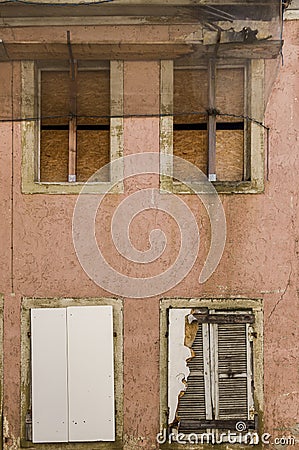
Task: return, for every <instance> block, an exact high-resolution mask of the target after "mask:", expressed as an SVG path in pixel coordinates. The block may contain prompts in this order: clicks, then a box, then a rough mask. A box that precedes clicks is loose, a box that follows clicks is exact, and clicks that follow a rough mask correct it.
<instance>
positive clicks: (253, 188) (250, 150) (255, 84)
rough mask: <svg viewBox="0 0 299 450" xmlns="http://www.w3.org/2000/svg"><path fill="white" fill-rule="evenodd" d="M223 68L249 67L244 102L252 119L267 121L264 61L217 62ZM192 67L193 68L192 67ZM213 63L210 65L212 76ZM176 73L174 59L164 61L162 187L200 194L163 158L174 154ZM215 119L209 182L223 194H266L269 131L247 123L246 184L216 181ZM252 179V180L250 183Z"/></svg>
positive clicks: (210, 126) (212, 118) (211, 119)
mask: <svg viewBox="0 0 299 450" xmlns="http://www.w3.org/2000/svg"><path fill="white" fill-rule="evenodd" d="M201 66H202V68H204V67H205V68H208V66H209V63H207V62H204V63H202V65H201ZM217 66H218V67H219V68H230V67H231V68H235V67H236V68H237V67H244V68H245V72H244V73H245V77H244V84H245V88H244V99H245V108H246V111H247V114H248V116H249V117H252V118H254V119H255V120H256V121H259V122H263V117H264V60H259V59H252V60H235V61H229V62H228V61H225V60H219V61H218V60H217ZM190 68H192V66H190ZM212 71H213V64H212V62H211V63H210V72H211V74H212ZM173 72H174V64H173V61H172V60H163V61H161V69H160V111H161V118H160V154H161V162H160V165H161V174H162V175H161V177H160V185H161V189H162V190H163V191H170V192H173V193H176V194H192V193H200V192H201V191H200V190H199V189H200V188H199V187H198V184H196V183H191V184H190V187H191V189H190V188H188V187H187V186H186V185H184V184H183V183H181V182H178V181H174V180H173V166H172V165H171V164H169V160H168V159H167V158H166V159H163V155H166V156H172V155H173V116H172V115H171V114H172V112H173ZM209 94H210V95H209V97H210V98H209V100H210V107H212V106H213V105H212V102H213V89H211V91H210V93H209ZM215 122H216V120H215V116H209V117H208V129H210V133H209V149H208V152H209V160H210V165H209V175H210V176H209V179H210V181H212V182H213V184H214V187H215V189H216V190H217V191H218V192H219V193H261V192H263V191H264V141H265V130H264V128H263V127H261V126H260V125H258V124H257V123H256V122H249V121H248V123H247V125H246V122H247V121H246V120H245V121H244V180H245V181H215V175H214V174H215V136H214V137H213V130H214V129H215ZM246 180H248V181H246Z"/></svg>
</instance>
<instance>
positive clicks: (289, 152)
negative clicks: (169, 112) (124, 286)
mask: <svg viewBox="0 0 299 450" xmlns="http://www.w3.org/2000/svg"><path fill="white" fill-rule="evenodd" d="M120 28H121V33H122V34H123V38H124V39H126V40H130V39H132V40H133V41H134V40H135V39H139V38H140V39H141V37H140V36H141V35H142V39H141V40H143V41H145V40H148V41H150V40H151V39H154V38H155V39H157V36H156V35H155V34H157V33H159V36H158V37H159V39H161V40H162V39H163V38H165V37H167V38H168V37H169V36H168V35H167V33H168V32H169V29H167V27H166V26H165V27H163V26H160V27H159V29H157V28H155V27H150V26H147V27H145V28H144V29H143V30H142V32H141V33H140V32H139V30H138V29H137V27H134V26H132V27H131V28H130V26H124V27H120ZM177 28H178V27H177ZM70 29H71V32H72V35H73V38H74V39H82V40H84V39H85V40H88V41H92V40H93V39H96V40H98V39H101V37H99V35H100V34H101V32H102V33H103V36H105V39H106V40H109V36H108V33H109V32H111V33H112V37H111V39H113V38H114V36H115V33H120V30H117V29H116V27H114V29H111V30H109V27H108V26H107V27H103V26H102V27H101V26H98V27H90V28H88V27H87V28H86V29H83V28H81V27H79V26H74V27H70ZM59 32H61V33H64V32H65V30H64V27H58V31H57V29H56V28H53V27H52V28H50V27H49V28H45V27H43V29H42V35H43V40H45V41H46V40H47V39H48V38H49V39H52V40H53V37H54V36H55V38H57V40H59ZM171 32H172V33H173V34H175V32H176V30H175V27H173V28H172V30H171ZM177 32H179V30H178V31H177ZM40 33H41V30H40V29H39V28H38V27H29V28H25V27H24V28H22V27H18V28H16V29H13V28H12V29H8V28H3V29H2V28H0V37H1V38H3V40H5V37H7V36H8V35H9V34H10V35H14V36H16V35H18V39H19V38H20V36H22V37H23V38H24V39H27V38H29V37H30V38H31V39H33V40H34V39H35V38H37V36H38V35H39V34H40ZM163 33H164V34H165V36H163ZM29 35H31V36H29ZM119 36H120V37H119V39H120V40H121V39H122V35H119ZM283 53H284V65H283V66H282V65H279V66H278V69H277V73H276V74H275V81H274V84H273V85H272V84H271V85H270V83H269V84H268V86H270V89H271V90H270V93H269V100H268V104H267V108H266V115H265V121H264V122H265V124H266V125H267V126H268V127H269V128H270V155H269V180H268V181H266V182H265V192H264V193H262V194H239V195H225V194H222V195H221V200H222V203H223V206H224V209H225V214H226V220H227V241H226V246H225V251H224V254H223V257H222V259H221V261H220V264H219V266H218V268H217V269H216V271H215V272H214V274H213V275H212V277H211V278H210V279H209V280H208V281H207V282H206V283H204V284H203V285H199V284H198V276H199V274H200V270H201V268H202V265H203V262H204V259H205V257H206V254H207V250H208V245H209V225H208V219H207V217H206V216H205V215H203V217H202V218H201V214H202V213H203V212H202V211H200V210H199V209H200V208H199V207H198V202H197V201H196V200H195V199H194V198H193V196H187V195H186V196H184V201H186V203H187V204H188V205H189V206H190V208H191V209H192V210H194V214H195V215H196V217H197V218H198V220H200V221H202V228H201V247H200V253H199V256H198V260H197V262H196V264H195V265H194V267H193V269H192V270H191V272H190V273H189V274H188V275H187V277H186V278H185V279H184V280H183V281H182V282H181V283H180V284H179V285H178V286H176V287H175V288H174V289H172V290H171V291H169V292H167V293H163V297H179V296H181V297H184V298H188V297H207V298H211V297H215V298H222V297H223V298H229V297H234V296H236V297H244V298H262V299H263V301H264V429H265V430H266V431H267V432H268V433H270V434H271V435H272V436H273V437H279V436H290V435H292V436H295V437H296V438H297V439H299V432H298V405H299V402H298V342H299V340H298V319H299V317H298V290H299V286H298V270H299V266H298V252H299V244H298V239H299V216H298V202H299V190H298V175H297V174H298V171H299V159H298V121H299V106H298V105H299V104H298V98H299V84H298V21H296V20H292V21H287V22H285V24H284V47H283ZM124 64H125V67H124V111H125V113H128V114H130V113H131V111H132V109H135V110H138V113H139V114H148V113H149V114H155V113H157V112H158V111H159V61H154V60H151V61H125V63H124ZM266 64H267V65H268V66H267V65H266V70H267V68H268V72H267V74H268V77H269V79H273V78H274V74H273V70H272V67H273V63H272V62H269V63H266ZM271 64H272V65H271ZM20 95H21V75H20V62H19V61H12V62H11V61H8V62H2V63H1V64H0V118H2V117H4V118H5V117H19V116H20ZM20 130H21V125H20V123H18V122H15V123H13V122H12V123H10V122H6V123H1V124H0V187H1V190H0V217H1V228H0V248H1V252H2V255H1V259H0V292H1V294H3V298H4V319H3V324H4V333H3V423H4V427H3V442H4V448H5V449H6V450H13V449H17V448H19V445H20V444H19V438H20V392H21V385H20V367H21V363H22V360H21V351H20V342H21V336H20V333H21V328H20V308H21V299H22V297H37V298H39V297H40V298H49V299H50V298H54V297H66V298H68V297H78V298H83V297H105V296H111V295H110V294H109V293H108V292H105V291H103V290H102V289H101V288H100V287H98V286H97V285H96V284H95V283H94V282H93V281H92V280H90V279H89V278H88V276H87V275H86V274H85V272H84V271H83V269H82V268H81V266H80V263H79V261H78V259H77V257H76V254H75V251H74V247H73V241H72V215H73V210H74V206H75V202H76V198H77V196H76V195H44V194H34V195H30V194H22V191H21V164H22V142H21V131H20ZM145 151H153V152H158V151H159V118H158V117H148V118H140V117H139V118H128V119H125V125H124V153H125V155H126V154H132V153H135V152H145ZM156 184H157V179H155V178H152V179H150V178H148V177H147V178H146V180H142V179H138V183H134V185H130V184H128V185H127V186H126V188H127V189H126V191H125V193H124V194H123V195H124V196H126V195H130V194H131V193H132V192H133V191H134V190H136V186H137V187H138V188H139V189H140V188H142V187H145V186H149V185H151V186H152V185H156ZM118 201H119V198H117V197H114V196H113V195H112V196H111V197H109V198H108V200H106V206H105V207H106V212H107V213H106V217H102V218H101V226H102V227H103V223H104V228H106V227H108V225H109V220H110V214H111V212H113V210H114V208H115V205H116V204H117V202H118ZM136 220H137V222H136V224H135V225H134V224H133V231H132V234H133V233H136V237H134V235H133V240H134V243H135V245H136V247H137V248H138V249H145V248H147V245H148V231H150V229H151V228H152V226H154V225H158V227H161V228H163V229H164V231H165V233H166V234H167V236H168V239H169V241H168V247H167V250H166V253H165V255H164V257H163V260H161V261H160V265H159V266H158V267H157V266H154V264H149V265H147V266H145V267H144V268H143V271H142V274H143V275H145V276H150V275H151V274H155V273H157V272H159V270H160V269H161V270H163V268H164V267H167V264H169V262H170V261H172V260H173V258H174V256H175V251H176V250H175V244H176V240H177V237H176V234H175V226H174V224H173V222H172V221H171V219H167V218H166V215H165V214H163V213H155V214H154V213H153V214H150V213H144V214H143V215H142V216H141V218H139V219H136ZM105 246H106V251H107V252H111V253H112V254H113V258H114V259H115V261H114V262H115V263H116V264H117V263H118V255H117V252H115V251H114V252H113V249H112V243H111V242H107V243H106V244H105ZM125 270H126V272H127V273H128V274H129V275H130V274H131V275H133V276H134V275H136V266H134V264H132V267H131V268H130V267H127V268H126V269H125ZM137 270H139V269H138V268H137ZM137 273H139V276H140V274H141V272H137ZM160 297H161V296H159V297H155V298H146V299H142V298H140V299H132V298H126V299H124V346H123V349H124V350H123V351H124V428H123V436H124V440H123V442H124V449H126V450H134V449H137V448H144V449H145V450H149V449H154V448H158V446H157V443H156V435H157V433H158V432H159V429H160V424H159V396H160V383H159V358H160V356H159V345H160V331H159V300H160ZM0 345H1V343H0ZM0 375H1V374H0ZM0 379H1V378H0ZM297 442H298V441H297ZM296 445H297V446H298V443H297V444H296ZM57 448H59V446H58V447H57ZM268 448H273V449H274V448H276V449H277V450H278V449H280V448H282V447H279V446H276V447H275V445H274V444H273V445H272V446H271V445H270V446H269V447H268ZM284 448H287V447H284ZM289 448H292V447H291V446H290V447H289ZM293 448H297V447H296V446H295V447H293Z"/></svg>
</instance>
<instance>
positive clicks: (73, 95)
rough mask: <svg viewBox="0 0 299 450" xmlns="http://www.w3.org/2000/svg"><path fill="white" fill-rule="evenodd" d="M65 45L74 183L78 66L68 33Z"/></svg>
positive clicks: (70, 175) (72, 177) (70, 172)
mask: <svg viewBox="0 0 299 450" xmlns="http://www.w3.org/2000/svg"><path fill="white" fill-rule="evenodd" d="M67 45H68V49H69V56H70V118H69V166H68V182H69V183H72V182H75V181H76V160H77V73H78V65H77V61H76V60H74V57H73V51H72V44H71V37H70V32H69V31H68V32H67Z"/></svg>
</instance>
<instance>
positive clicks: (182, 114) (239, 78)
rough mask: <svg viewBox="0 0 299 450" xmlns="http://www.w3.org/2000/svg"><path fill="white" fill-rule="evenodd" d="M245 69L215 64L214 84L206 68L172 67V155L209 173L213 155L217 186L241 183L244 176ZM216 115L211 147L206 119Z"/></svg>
mask: <svg viewBox="0 0 299 450" xmlns="http://www.w3.org/2000/svg"><path fill="white" fill-rule="evenodd" d="M244 85H245V68H244V67H229V68H225V67H221V66H219V67H218V66H217V65H216V69H215V83H213V82H212V80H211V75H210V73H209V71H208V69H205V68H192V67H188V68H185V67H179V66H177V67H175V70H174V99H173V111H174V124H173V152H174V155H175V156H179V157H181V158H184V159H186V160H187V161H189V162H191V163H193V164H195V165H196V166H197V167H198V168H199V169H200V170H201V171H202V172H204V173H205V174H206V175H208V174H210V173H211V172H210V171H209V164H210V159H211V152H212V153H213V152H214V153H215V160H216V162H215V167H213V171H212V173H215V172H216V173H215V175H216V180H217V181H242V180H244V179H245V177H246V174H245V173H244V149H245V133H244V119H243V117H244V116H245V111H246V104H245V103H246V102H245V90H244ZM213 111H214V112H216V111H218V112H219V113H220V114H218V115H216V127H215V128H216V130H215V129H214V131H213V132H212V133H214V134H215V135H216V136H215V137H214V139H216V145H215V148H211V147H212V144H211V142H213V136H211V131H209V129H210V128H209V120H210V119H209V114H213Z"/></svg>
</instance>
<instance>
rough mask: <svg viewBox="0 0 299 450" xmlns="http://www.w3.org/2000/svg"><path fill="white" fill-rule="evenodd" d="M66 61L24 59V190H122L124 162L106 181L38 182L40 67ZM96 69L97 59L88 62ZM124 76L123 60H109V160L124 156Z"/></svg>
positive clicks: (49, 67) (53, 67)
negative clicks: (44, 61)
mask: <svg viewBox="0 0 299 450" xmlns="http://www.w3.org/2000/svg"><path fill="white" fill-rule="evenodd" d="M61 67H64V68H65V66H63V63H62V64H61V65H59V63H57V62H56V63H52V64H51V63H49V64H44V65H43V64H38V63H37V62H34V61H23V62H22V64H21V74H22V95H21V114H22V118H23V121H22V126H21V136H22V192H23V193H25V194H35V193H42V194H79V193H80V191H81V189H82V187H83V186H86V187H85V189H84V192H85V193H91V194H93V193H95V194H104V193H107V192H111V193H121V192H123V184H122V181H119V180H122V179H123V164H122V163H121V164H117V165H112V166H111V167H112V169H111V173H110V177H111V179H110V181H107V182H91V183H86V182H72V181H71V182H68V181H66V182H46V181H43V182H41V181H39V158H40V119H39V117H40V111H39V107H40V98H39V97H40V79H39V73H40V71H41V70H43V69H44V70H53V71H54V70H61ZM93 68H94V69H96V68H97V64H96V62H94V63H92V64H88V63H87V62H86V69H85V67H84V69H85V70H88V69H90V70H92V69H93ZM123 78H124V64H123V61H120V60H111V61H110V113H111V118H110V162H113V161H115V160H117V159H118V158H122V157H123V153H124V137H123V132H124V119H123V97H124V95H123V84H124V83H123ZM26 118H29V119H30V118H35V119H36V120H26Z"/></svg>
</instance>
